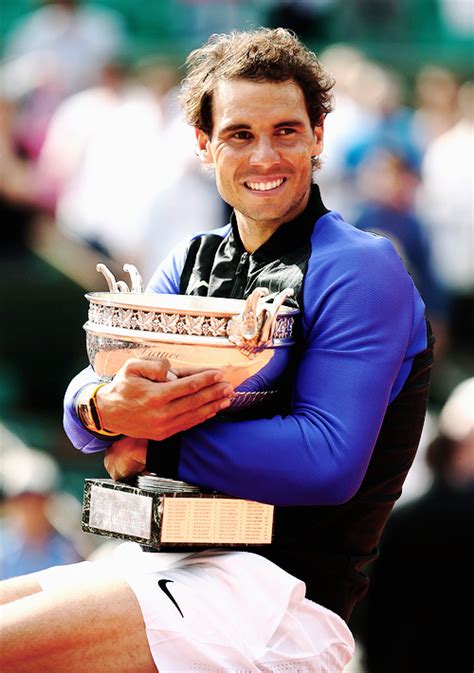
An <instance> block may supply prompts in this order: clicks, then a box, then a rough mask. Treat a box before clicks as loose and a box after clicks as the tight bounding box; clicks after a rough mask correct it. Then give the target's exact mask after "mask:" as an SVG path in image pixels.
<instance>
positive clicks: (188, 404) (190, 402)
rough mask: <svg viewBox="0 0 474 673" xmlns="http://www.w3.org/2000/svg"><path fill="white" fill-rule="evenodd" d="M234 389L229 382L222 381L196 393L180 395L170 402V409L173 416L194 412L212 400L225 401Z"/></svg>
mask: <svg viewBox="0 0 474 673" xmlns="http://www.w3.org/2000/svg"><path fill="white" fill-rule="evenodd" d="M233 394H234V390H233V388H232V386H230V385H229V384H228V383H225V382H220V383H215V384H214V385H212V386H207V387H206V388H202V389H201V390H198V391H197V392H195V393H192V394H190V395H186V396H185V397H180V398H177V399H175V400H173V401H172V402H170V403H169V410H170V412H171V413H172V415H173V416H180V415H181V414H185V413H190V412H194V411H195V410H197V409H199V408H200V407H202V406H205V405H206V404H209V403H210V402H216V403H219V402H224V401H225V400H228V399H230V398H231V397H232V395H233Z"/></svg>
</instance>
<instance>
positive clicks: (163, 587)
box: [158, 580, 184, 619]
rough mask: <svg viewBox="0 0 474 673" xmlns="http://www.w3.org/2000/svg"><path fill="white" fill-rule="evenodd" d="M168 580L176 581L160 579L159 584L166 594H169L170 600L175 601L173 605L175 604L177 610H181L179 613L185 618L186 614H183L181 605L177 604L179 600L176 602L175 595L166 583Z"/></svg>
mask: <svg viewBox="0 0 474 673" xmlns="http://www.w3.org/2000/svg"><path fill="white" fill-rule="evenodd" d="M168 582H174V580H158V586H159V587H160V589H161V591H162V592H163V593H164V594H165V595H166V596H168V598H169V599H170V601H171V602H172V603H173V605H174V606H175V608H176V609H177V611H178V612H179V614H180V615H181V617H182V618H183V619H184V615H183V613H182V612H181V608H180V607H179V605H178V604H177V602H176V600H175V598H174V596H173V595H172V594H171V592H170V590H169V589H168V587H167V586H166V585H167V584H168Z"/></svg>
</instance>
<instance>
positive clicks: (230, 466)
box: [156, 244, 426, 505]
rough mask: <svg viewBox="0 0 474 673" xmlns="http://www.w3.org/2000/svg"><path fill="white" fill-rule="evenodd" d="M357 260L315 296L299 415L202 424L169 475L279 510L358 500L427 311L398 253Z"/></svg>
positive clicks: (189, 435) (188, 436)
mask: <svg viewBox="0 0 474 673" xmlns="http://www.w3.org/2000/svg"><path fill="white" fill-rule="evenodd" d="M382 245H384V244H382ZM359 253H360V251H359ZM349 261H350V262H352V264H353V269H352V271H351V272H350V273H349V274H346V273H345V272H343V273H342V274H341V276H340V277H337V278H333V279H332V278H329V280H328V282H327V283H326V284H325V287H326V292H324V293H323V294H322V296H320V297H314V298H312V299H313V306H312V307H311V311H310V315H309V317H308V316H306V323H307V324H306V328H305V329H306V343H305V347H304V351H303V353H302V357H301V359H300V362H299V366H298V370H297V374H296V379H295V383H294V391H293V405H292V413H291V414H290V415H288V416H285V417H283V416H275V417H273V418H264V419H259V420H249V421H239V420H235V421H233V420H229V419H228V418H227V419H226V418H222V420H220V419H219V417H216V419H213V420H212V421H209V422H207V423H204V424H202V425H200V426H196V427H194V428H193V429H191V430H189V431H187V432H185V433H183V434H182V436H181V440H180V449H179V461H178V471H177V474H163V475H162V476H170V477H174V478H179V479H182V480H184V481H188V482H191V483H195V484H198V485H200V486H202V487H207V488H211V489H215V490H217V491H220V492H223V493H227V494H229V495H234V496H238V497H241V498H248V499H252V500H259V501H263V502H268V503H272V504H277V505H326V504H337V503H340V502H344V501H346V500H348V499H350V498H351V497H352V496H353V495H354V494H355V492H356V491H357V490H358V488H359V486H360V484H361V482H362V479H363V477H364V474H365V471H366V469H367V465H368V463H369V460H370V457H371V453H372V449H373V447H374V445H375V442H376V439H377V436H378V433H379V430H380V427H381V424H382V421H383V418H384V415H385V412H386V409H387V405H388V404H389V402H390V401H391V399H392V398H393V395H394V394H395V393H396V392H397V390H396V386H398V387H399V388H400V387H401V385H402V384H403V381H404V379H406V377H407V375H408V373H409V369H410V366H411V360H410V357H408V356H407V353H408V354H409V351H410V342H411V341H413V335H414V334H418V335H419V336H418V337H417V339H418V342H419V343H420V342H421V341H422V339H426V336H422V333H425V326H424V317H423V304H422V302H421V300H419V297H418V295H417V293H416V290H415V288H414V286H413V283H412V281H411V278H410V277H409V276H408V274H407V273H406V271H405V269H404V267H403V265H402V262H401V261H400V260H399V258H398V256H397V255H396V254H395V253H393V254H390V255H389V262H388V264H387V263H382V264H381V263H380V261H379V259H378V257H377V255H373V254H369V255H368V257H367V256H364V255H360V254H359V255H358V258H357V259H356V260H348V262H349ZM377 266H378V267H379V268H377ZM367 268H369V269H370V271H369V273H367ZM318 273H320V274H321V273H325V271H324V269H321V268H320V269H318ZM328 273H329V274H330V273H331V271H330V270H329V271H328ZM374 277H375V278H376V279H377V282H373V278H374ZM308 280H310V279H307V282H308ZM307 300H308V298H307ZM415 305H416V306H415ZM415 309H416V310H415ZM419 350H422V348H419ZM414 355H415V353H413V356H414ZM160 449H161V450H162V451H163V455H165V454H166V447H165V446H164V447H160ZM156 458H157V460H158V463H157V465H158V470H159V469H160V456H159V455H157V456H156ZM166 464H167V461H166V459H164V462H163V466H165V465H166Z"/></svg>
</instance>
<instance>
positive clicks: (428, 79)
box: [413, 65, 459, 151]
mask: <svg viewBox="0 0 474 673" xmlns="http://www.w3.org/2000/svg"><path fill="white" fill-rule="evenodd" d="M458 90H459V82H458V80H457V77H456V76H455V74H454V73H453V72H451V71H450V70H448V69H447V68H441V67H439V66H432V65H429V66H425V67H423V68H421V70H419V71H418V73H417V76H416V81H415V104H416V111H415V115H414V120H413V123H414V128H415V133H416V139H417V143H418V146H419V147H420V149H421V150H422V151H424V150H426V148H427V146H428V145H429V144H430V143H431V142H432V141H433V140H435V139H436V138H437V137H438V136H440V135H441V134H442V133H445V132H446V131H449V129H450V128H452V127H453V126H454V124H455V123H456V122H457V121H458V119H459V107H458Z"/></svg>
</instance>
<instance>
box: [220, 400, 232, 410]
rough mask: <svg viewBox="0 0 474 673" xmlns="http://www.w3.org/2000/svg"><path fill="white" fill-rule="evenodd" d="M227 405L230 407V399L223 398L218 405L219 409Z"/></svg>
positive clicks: (225, 407)
mask: <svg viewBox="0 0 474 673" xmlns="http://www.w3.org/2000/svg"><path fill="white" fill-rule="evenodd" d="M228 407H230V400H224V401H223V402H221V403H220V405H219V409H227V408H228Z"/></svg>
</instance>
